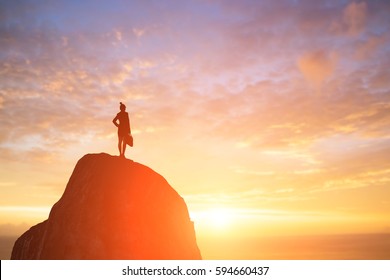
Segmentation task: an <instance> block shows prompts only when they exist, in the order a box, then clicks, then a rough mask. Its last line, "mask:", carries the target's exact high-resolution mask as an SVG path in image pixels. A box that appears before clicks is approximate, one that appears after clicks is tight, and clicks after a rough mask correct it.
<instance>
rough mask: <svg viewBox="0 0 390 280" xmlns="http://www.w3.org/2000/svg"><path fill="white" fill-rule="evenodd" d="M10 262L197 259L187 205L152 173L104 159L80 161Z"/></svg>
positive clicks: (119, 160)
mask: <svg viewBox="0 0 390 280" xmlns="http://www.w3.org/2000/svg"><path fill="white" fill-rule="evenodd" d="M11 259H201V254H200V251H199V249H198V246H197V243H196V237H195V230H194V224H193V222H191V220H190V217H189V214H188V210H187V205H186V204H185V202H184V200H183V198H182V197H181V196H180V195H179V194H178V193H177V192H176V191H175V190H174V189H173V188H172V187H171V186H170V185H169V184H168V182H167V181H166V180H165V179H164V178H163V177H162V176H161V175H159V174H158V173H156V172H154V171H153V170H152V169H150V168H148V167H146V166H144V165H141V164H139V163H136V162H133V161H131V160H128V159H123V158H119V157H116V156H111V155H108V154H104V153H102V154H88V155H85V156H84V157H83V158H81V159H80V160H79V161H78V163H77V165H76V167H75V169H74V171H73V174H72V176H71V177H70V179H69V182H68V185H67V186H66V189H65V192H64V194H63V195H62V197H61V198H60V200H59V201H58V202H57V203H55V204H54V205H53V207H52V209H51V212H50V215H49V218H48V219H47V220H46V221H44V222H42V223H40V224H37V225H35V226H33V227H32V228H31V229H29V230H28V231H27V232H25V233H24V234H23V235H22V236H20V237H19V238H18V240H16V242H15V245H14V248H13V251H12V256H11Z"/></svg>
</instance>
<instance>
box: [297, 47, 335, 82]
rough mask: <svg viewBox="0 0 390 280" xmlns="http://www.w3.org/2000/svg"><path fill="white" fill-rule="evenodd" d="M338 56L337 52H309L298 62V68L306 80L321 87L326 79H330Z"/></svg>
mask: <svg viewBox="0 0 390 280" xmlns="http://www.w3.org/2000/svg"><path fill="white" fill-rule="evenodd" d="M336 64H337V54H336V53H335V52H331V53H327V52H325V51H324V50H318V51H314V52H307V53H305V54H304V55H302V56H301V57H300V58H299V60H298V67H299V70H300V71H301V72H302V74H303V75H304V76H305V78H306V79H307V80H308V81H309V82H312V83H314V84H315V85H320V84H321V83H322V82H323V81H324V80H325V79H327V78H329V77H330V76H331V75H332V74H333V72H334V69H335V67H336Z"/></svg>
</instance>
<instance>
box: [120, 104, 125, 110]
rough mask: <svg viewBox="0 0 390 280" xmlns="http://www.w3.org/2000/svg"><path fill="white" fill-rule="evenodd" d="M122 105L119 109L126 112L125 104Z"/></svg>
mask: <svg viewBox="0 0 390 280" xmlns="http://www.w3.org/2000/svg"><path fill="white" fill-rule="evenodd" d="M119 103H120V104H121V105H120V106H119V109H121V110H126V105H125V104H123V103H122V102H119Z"/></svg>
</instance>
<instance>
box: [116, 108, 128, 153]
mask: <svg viewBox="0 0 390 280" xmlns="http://www.w3.org/2000/svg"><path fill="white" fill-rule="evenodd" d="M119 109H120V110H121V111H120V112H119V113H118V114H117V115H116V117H115V118H114V119H113V120H112V122H113V123H114V124H115V126H116V127H118V149H119V154H120V156H121V157H125V151H126V140H125V137H126V136H127V135H128V134H130V121H129V114H128V113H127V112H126V106H125V104H123V103H122V102H120V106H119ZM117 121H119V123H118V122H117Z"/></svg>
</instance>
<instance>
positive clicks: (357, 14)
mask: <svg viewBox="0 0 390 280" xmlns="http://www.w3.org/2000/svg"><path fill="white" fill-rule="evenodd" d="M366 20H367V4H366V3H365V2H360V3H356V2H352V3H350V4H349V5H348V6H347V7H346V8H345V9H344V13H343V21H344V23H345V24H346V28H347V34H348V35H350V36H357V35H359V34H360V33H361V32H362V31H363V30H364V28H365V25H366Z"/></svg>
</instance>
